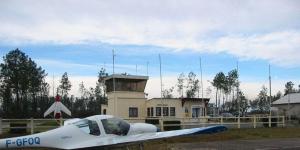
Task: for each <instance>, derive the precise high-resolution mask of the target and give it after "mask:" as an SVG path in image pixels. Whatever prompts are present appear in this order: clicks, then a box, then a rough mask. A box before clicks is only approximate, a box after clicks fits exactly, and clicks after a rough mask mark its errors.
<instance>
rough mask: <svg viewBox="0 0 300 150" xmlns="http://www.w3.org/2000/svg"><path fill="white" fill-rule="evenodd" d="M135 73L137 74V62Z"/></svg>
mask: <svg viewBox="0 0 300 150" xmlns="http://www.w3.org/2000/svg"><path fill="white" fill-rule="evenodd" d="M135 75H137V64H136V65H135Z"/></svg>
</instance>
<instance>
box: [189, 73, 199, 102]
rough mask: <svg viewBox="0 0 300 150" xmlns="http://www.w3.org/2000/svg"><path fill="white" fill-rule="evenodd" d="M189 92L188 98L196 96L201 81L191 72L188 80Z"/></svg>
mask: <svg viewBox="0 0 300 150" xmlns="http://www.w3.org/2000/svg"><path fill="white" fill-rule="evenodd" d="M186 87H187V90H186V97H187V98H193V97H195V96H196V92H197V91H198V90H199V80H198V79H196V74H194V73H193V72H190V73H189V75H188V78H187V86H186Z"/></svg>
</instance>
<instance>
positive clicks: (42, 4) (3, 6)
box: [0, 0, 300, 99]
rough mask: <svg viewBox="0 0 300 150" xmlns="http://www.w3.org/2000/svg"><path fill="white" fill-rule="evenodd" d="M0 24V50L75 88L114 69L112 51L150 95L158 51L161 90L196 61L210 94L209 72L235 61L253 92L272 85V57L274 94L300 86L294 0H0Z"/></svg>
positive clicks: (119, 67) (299, 10)
mask: <svg viewBox="0 0 300 150" xmlns="http://www.w3.org/2000/svg"><path fill="white" fill-rule="evenodd" d="M0 22H1V25H0V56H1V57H3V56H5V55H6V54H7V53H8V52H9V51H10V50H13V49H16V48H19V49H20V50H22V51H24V52H25V53H26V54H27V55H29V57H31V58H32V59H33V60H34V61H35V62H36V63H37V64H38V65H39V66H41V67H42V68H43V69H45V70H46V72H47V73H48V77H47V78H46V81H47V82H49V84H50V86H53V84H52V80H53V76H54V81H55V84H54V86H57V84H58V80H59V78H60V77H61V75H62V74H63V73H64V72H68V75H69V78H70V80H71V82H72V85H73V86H72V90H71V94H73V95H78V93H79V92H78V85H79V83H80V82H84V84H85V86H86V87H94V86H95V84H96V80H97V74H98V72H99V70H100V68H102V67H104V68H105V69H106V70H107V72H108V73H110V74H111V73H112V50H115V54H116V59H115V72H116V73H125V72H126V73H129V74H133V75H135V74H138V75H149V77H150V79H149V81H148V83H147V87H146V91H145V92H146V93H149V97H148V98H152V97H159V96H160V88H159V87H160V80H159V54H160V55H161V59H162V77H163V88H164V89H167V88H170V87H172V86H176V78H177V77H178V75H179V74H180V73H182V72H183V73H185V74H186V75H187V74H188V73H189V72H191V71H193V72H194V73H196V74H197V77H198V78H200V58H201V60H202V61H201V62H202V68H203V84H204V91H205V94H204V95H205V96H206V97H211V98H212V97H213V95H214V94H213V93H209V92H206V91H207V90H206V89H207V88H209V87H210V88H211V89H212V90H214V89H213V87H211V85H210V83H209V82H210V81H212V80H213V77H214V76H215V74H216V73H218V72H220V71H223V72H224V73H227V72H228V71H230V70H232V69H235V68H236V67H237V64H238V66H239V73H240V81H241V89H242V90H243V92H244V93H245V95H246V96H247V97H248V98H249V99H254V98H255V97H256V95H257V94H258V92H259V90H260V89H261V87H262V86H263V85H265V86H268V66H269V64H270V65H271V75H272V93H276V92H277V91H279V90H281V91H283V89H284V84H285V83H286V82H287V81H293V82H294V83H295V86H298V85H299V84H300V61H299V58H300V44H299V43H300V1H298V0H263V1H261V0H245V1H236V0H224V1H221V0H210V1H204V0H164V1H161V0H152V1H146V0H126V1H125V0H88V1H82V0H81V1H80V0H41V1H38V0H1V1H0ZM0 62H3V60H2V59H1V60H0ZM147 64H148V74H147ZM174 95H175V96H178V94H177V92H176V90H175V91H174Z"/></svg>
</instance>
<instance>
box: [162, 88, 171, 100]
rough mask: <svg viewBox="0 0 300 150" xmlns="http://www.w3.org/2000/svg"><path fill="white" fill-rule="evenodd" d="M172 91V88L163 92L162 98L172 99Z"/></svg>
mask: <svg viewBox="0 0 300 150" xmlns="http://www.w3.org/2000/svg"><path fill="white" fill-rule="evenodd" d="M173 90H174V87H171V88H169V89H164V90H163V98H173V95H172V92H173Z"/></svg>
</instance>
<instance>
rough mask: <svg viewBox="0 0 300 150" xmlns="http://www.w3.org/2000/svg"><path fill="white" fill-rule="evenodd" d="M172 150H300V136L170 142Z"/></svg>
mask: <svg viewBox="0 0 300 150" xmlns="http://www.w3.org/2000/svg"><path fill="white" fill-rule="evenodd" d="M168 148H170V149H171V150H281V149H284V150H300V138H287V139H262V140H232V141H215V142H197V143H178V144H168Z"/></svg>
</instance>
